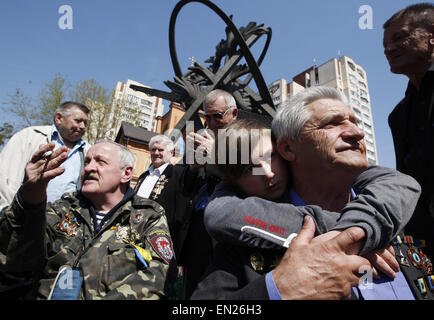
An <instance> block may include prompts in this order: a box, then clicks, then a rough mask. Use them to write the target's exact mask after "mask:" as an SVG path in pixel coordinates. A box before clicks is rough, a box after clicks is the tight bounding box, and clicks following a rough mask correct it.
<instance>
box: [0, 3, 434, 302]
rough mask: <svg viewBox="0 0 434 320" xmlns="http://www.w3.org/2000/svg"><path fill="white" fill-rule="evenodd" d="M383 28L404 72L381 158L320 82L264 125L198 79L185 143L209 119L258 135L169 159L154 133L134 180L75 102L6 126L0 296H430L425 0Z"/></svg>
mask: <svg viewBox="0 0 434 320" xmlns="http://www.w3.org/2000/svg"><path fill="white" fill-rule="evenodd" d="M383 28H384V38H383V44H384V53H385V55H386V58H387V60H388V62H389V65H390V70H391V72H392V73H396V74H403V75H405V76H407V77H408V79H409V83H408V88H407V91H406V92H405V97H404V99H403V100H402V101H401V102H400V103H399V104H398V105H397V106H396V107H395V109H393V111H392V113H391V114H390V116H389V125H390V128H391V132H392V136H393V141H394V147H395V153H396V170H393V169H389V168H384V167H380V166H369V164H368V162H367V159H366V146H365V142H364V133H363V131H362V130H361V129H359V128H358V126H357V124H356V119H355V115H354V113H353V111H352V110H351V109H350V108H349V106H348V102H347V100H346V98H345V96H344V95H343V94H342V93H341V92H339V91H338V90H336V89H332V88H328V87H312V88H308V89H305V90H304V91H303V92H301V93H299V94H297V95H296V96H294V97H293V98H291V99H289V100H288V101H287V102H286V103H285V104H283V105H282V107H281V108H280V109H279V111H278V112H277V114H276V116H275V118H274V119H273V120H272V123H271V126H270V124H269V123H268V124H267V123H262V122H260V121H257V120H249V119H239V114H238V108H237V104H236V101H235V99H234V97H233V96H232V95H231V94H230V93H229V92H227V91H225V90H222V89H216V90H214V91H212V92H210V93H209V94H208V95H207V96H206V98H205V100H204V103H203V111H204V113H205V117H206V123H207V129H209V132H207V131H205V132H204V133H202V134H199V133H190V134H189V135H188V136H187V137H186V138H187V139H189V141H191V144H190V145H193V146H194V148H195V152H198V153H199V152H200V153H202V154H205V155H206V154H215V151H216V149H217V146H219V145H222V144H223V141H222V139H223V138H221V137H223V135H218V133H219V130H227V131H226V132H228V135H226V136H224V139H229V138H228V137H229V136H230V135H231V134H232V133H234V132H235V133H236V134H235V136H236V137H235V141H238V146H239V144H240V141H241V140H242V132H244V133H245V132H251V131H252V130H257V129H260V130H262V132H267V129H268V130H270V129H271V132H272V135H271V136H270V135H263V136H261V137H260V139H259V140H257V141H256V142H253V141H250V142H249V144H250V146H251V153H250V154H249V157H250V158H249V161H248V163H235V164H234V163H230V162H229V161H225V162H224V163H218V162H217V164H216V165H214V164H212V163H207V164H201V165H198V164H174V163H172V162H171V159H172V157H173V156H174V144H173V142H172V141H171V139H169V138H168V137H166V136H164V135H156V136H154V137H153V138H152V139H151V140H150V142H149V150H150V154H151V162H152V164H151V166H150V167H149V168H148V169H147V170H146V171H145V172H143V174H141V175H140V177H139V180H138V182H137V184H136V185H135V186H134V188H133V187H132V186H130V183H131V180H132V178H133V169H134V163H135V159H134V156H133V154H132V153H131V151H130V150H128V149H127V148H126V147H125V146H123V145H120V144H117V143H115V142H112V141H99V142H97V143H95V144H94V145H92V146H90V145H89V144H88V143H87V142H85V141H84V140H83V139H82V138H83V136H84V134H85V132H86V125H87V119H88V115H89V109H88V108H87V107H86V106H85V105H83V104H81V103H79V102H73V101H67V102H64V103H62V104H61V105H60V106H59V107H58V109H57V110H56V112H55V114H54V116H53V125H51V126H38V127H28V128H25V129H23V130H21V131H20V132H18V133H16V134H15V135H14V136H13V137H12V138H11V139H10V140H9V141H8V143H7V144H6V146H5V147H4V148H3V150H2V151H1V153H0V164H1V168H2V169H1V172H0V209H1V211H0V298H3V299H4V298H9V299H52V300H65V299H66V300H75V299H275V300H280V299H366V300H382V299H392V300H401V299H404V300H413V299H433V298H434V273H433V267H432V263H431V261H430V258H429V257H431V256H433V253H434V252H433V243H434V167H433V166H434V154H433V153H434V137H433V130H434V116H433V105H434V65H433V61H434V59H433V58H434V50H433V48H434V6H433V5H432V4H427V3H423V4H416V5H411V6H408V7H407V8H405V9H402V10H400V11H399V12H397V13H395V14H394V15H393V16H392V17H391V18H390V19H389V20H388V21H386V22H385V23H384V25H383ZM217 137H218V138H217ZM237 139H238V140H237ZM239 150H240V148H238V151H239ZM253 150H255V151H257V150H260V151H258V153H255V152H253ZM258 155H261V156H264V155H265V156H264V157H258ZM238 159H241V155H238ZM226 160H227V159H226ZM219 161H220V158H219ZM255 170H256V171H257V170H260V172H261V174H257V173H255ZM367 275H373V277H371V278H370V277H367V278H366V276H367ZM363 279H368V281H367V283H366V282H363V281H362V280H363Z"/></svg>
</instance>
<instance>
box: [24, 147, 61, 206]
mask: <svg viewBox="0 0 434 320" xmlns="http://www.w3.org/2000/svg"><path fill="white" fill-rule="evenodd" d="M54 147H55V144H54V142H50V143H49V144H45V145H40V146H39V149H38V151H36V152H35V154H34V155H33V156H32V159H31V160H30V161H29V162H28V163H27V165H26V169H25V182H24V183H23V186H22V188H21V195H22V197H23V200H24V201H25V202H26V203H27V204H30V205H36V204H40V203H42V202H43V201H45V199H46V198H47V190H46V189H47V185H48V183H49V182H50V180H51V179H53V178H55V177H57V176H59V175H61V174H62V173H63V172H64V171H65V168H63V167H60V165H61V164H62V163H63V162H64V161H65V160H66V158H67V157H68V153H67V151H68V148H66V147H60V148H58V149H57V150H55V151H53V149H54ZM47 152H52V153H51V155H49V156H48V157H46V156H44V155H46V154H47Z"/></svg>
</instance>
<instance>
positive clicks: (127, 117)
mask: <svg viewBox="0 0 434 320" xmlns="http://www.w3.org/2000/svg"><path fill="white" fill-rule="evenodd" d="M132 84H133V85H137V86H142V87H148V88H149V86H145V85H144V84H142V83H140V82H137V81H134V80H130V79H128V80H127V82H126V83H123V82H118V83H117V84H116V89H115V99H117V100H118V101H120V104H121V105H124V107H123V108H122V112H120V114H119V115H118V117H120V119H118V121H116V123H118V126H120V124H121V122H122V121H125V122H128V123H131V124H134V125H136V126H140V127H142V128H145V129H147V130H149V131H155V129H156V125H157V120H156V118H157V117H158V116H162V115H163V110H164V104H163V100H162V99H161V98H159V97H155V96H150V95H148V94H146V93H144V92H140V91H135V90H133V89H131V88H130V85H132ZM118 129H119V128H116V130H115V132H116V133H117V131H118Z"/></svg>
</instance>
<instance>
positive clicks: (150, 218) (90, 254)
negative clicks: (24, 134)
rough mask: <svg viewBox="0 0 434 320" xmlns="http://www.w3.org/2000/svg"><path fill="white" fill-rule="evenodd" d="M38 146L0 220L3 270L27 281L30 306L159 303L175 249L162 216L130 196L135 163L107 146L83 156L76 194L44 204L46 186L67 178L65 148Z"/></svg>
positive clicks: (114, 145) (117, 148) (166, 286)
mask: <svg viewBox="0 0 434 320" xmlns="http://www.w3.org/2000/svg"><path fill="white" fill-rule="evenodd" d="M53 149H54V143H53V142H52V143H50V144H47V145H42V146H41V147H40V148H39V149H38V151H37V152H36V153H35V154H34V155H33V156H32V159H31V160H30V161H29V162H28V164H27V166H26V180H25V182H24V183H23V184H22V185H21V187H20V189H19V190H18V192H17V194H16V196H15V197H14V200H13V202H12V204H11V205H10V206H9V207H7V208H5V209H3V211H2V212H1V213H0V251H1V253H2V254H4V255H5V257H6V259H5V260H4V262H2V265H1V267H2V270H4V271H5V272H8V273H10V274H12V275H14V274H31V275H32V276H31V286H32V290H31V291H30V292H29V293H28V295H27V296H26V298H28V299H33V298H36V299H47V298H48V299H53V300H77V299H86V300H90V299H108V300H113V299H116V300H117V299H161V298H164V297H165V296H166V293H167V290H168V289H169V287H170V284H169V281H168V279H167V274H168V270H169V263H170V261H171V259H172V258H173V246H172V242H171V238H170V234H169V230H168V226H167V220H166V217H165V214H164V209H163V208H162V207H161V206H160V205H159V204H158V203H156V202H155V201H152V200H148V199H144V198H141V197H138V196H136V195H135V192H134V190H133V189H132V188H130V186H129V184H130V181H131V179H132V176H133V168H134V156H133V155H132V153H131V152H130V151H129V150H128V149H127V148H126V147H124V146H122V145H119V144H117V143H114V142H112V141H102V142H97V143H96V144H95V145H93V146H92V147H91V148H90V149H89V151H88V152H87V154H86V157H85V159H84V169H83V172H82V177H83V184H82V188H81V191H80V192H73V193H66V194H64V195H63V196H62V199H60V200H57V201H55V202H53V203H47V192H46V189H47V185H48V184H49V182H50V180H51V179H53V178H55V177H56V176H59V175H61V174H63V173H64V171H65V168H64V167H62V166H61V165H62V163H64V161H65V160H66V159H67V156H68V154H67V147H65V146H62V147H61V148H58V149H55V150H54V152H53V153H52V154H51V156H50V157H48V158H46V157H44V153H46V152H47V151H53Z"/></svg>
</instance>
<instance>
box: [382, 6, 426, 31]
mask: <svg viewBox="0 0 434 320" xmlns="http://www.w3.org/2000/svg"><path fill="white" fill-rule="evenodd" d="M407 18H409V19H410V23H411V24H412V25H413V26H415V27H419V28H423V29H425V30H426V31H430V30H431V28H432V24H433V23H434V5H433V4H432V3H417V4H413V5H409V6H407V7H405V8H404V9H402V10H399V11H398V12H396V13H395V14H394V15H393V16H392V17H390V18H389V19H388V20H387V21H386V22H385V23H384V24H383V29H387V28H388V27H389V26H390V25H391V24H392V23H394V22H396V21H397V20H401V19H407Z"/></svg>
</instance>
